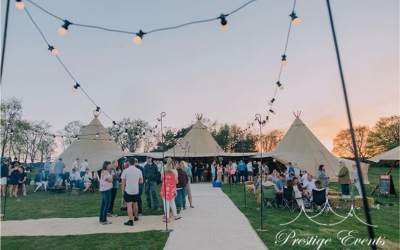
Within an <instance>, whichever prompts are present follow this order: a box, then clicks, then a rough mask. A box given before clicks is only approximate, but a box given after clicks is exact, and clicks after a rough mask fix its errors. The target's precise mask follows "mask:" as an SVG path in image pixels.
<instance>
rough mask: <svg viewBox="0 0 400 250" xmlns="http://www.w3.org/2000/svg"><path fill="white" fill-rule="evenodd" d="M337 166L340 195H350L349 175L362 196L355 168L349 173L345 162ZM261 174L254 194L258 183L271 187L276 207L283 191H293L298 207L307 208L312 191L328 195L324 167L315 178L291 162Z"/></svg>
mask: <svg viewBox="0 0 400 250" xmlns="http://www.w3.org/2000/svg"><path fill="white" fill-rule="evenodd" d="M339 165H340V171H339V172H338V173H337V174H336V176H337V177H338V181H339V184H340V185H341V193H342V195H350V188H349V186H350V185H351V179H350V174H351V175H352V178H353V181H354V184H355V186H356V188H357V190H358V194H359V195H360V196H362V192H361V187H360V179H359V175H358V172H357V168H356V166H355V165H353V169H352V171H351V172H350V171H349V169H348V168H347V166H346V163H345V161H343V160H340V161H339ZM261 173H262V174H261ZM261 173H258V174H257V176H256V178H255V179H254V192H256V190H257V188H258V187H259V186H260V183H262V185H263V186H264V187H273V189H274V193H275V199H276V202H277V205H278V206H281V205H282V204H283V203H282V196H283V193H284V189H290V190H293V196H294V198H295V200H296V202H297V205H298V207H302V206H303V205H305V206H306V207H307V206H309V205H310V204H311V202H312V201H313V193H314V192H313V190H315V191H322V190H323V191H325V194H326V197H327V195H328V193H329V183H330V178H329V176H328V174H327V173H326V171H325V166H324V165H320V166H319V168H318V172H317V175H316V176H313V175H312V174H310V173H307V171H301V170H300V169H299V168H298V166H297V164H296V163H294V164H293V165H292V163H291V162H289V163H288V164H287V165H286V167H285V168H284V169H283V170H280V169H274V170H273V171H272V172H271V173H270V172H269V170H268V169H263V170H262V172H261Z"/></svg>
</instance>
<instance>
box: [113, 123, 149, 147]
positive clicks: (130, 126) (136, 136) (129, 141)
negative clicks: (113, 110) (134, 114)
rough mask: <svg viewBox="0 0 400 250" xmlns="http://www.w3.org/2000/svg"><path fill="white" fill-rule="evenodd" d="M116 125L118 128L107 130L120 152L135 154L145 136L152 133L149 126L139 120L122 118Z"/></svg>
mask: <svg viewBox="0 0 400 250" xmlns="http://www.w3.org/2000/svg"><path fill="white" fill-rule="evenodd" d="M117 123H118V124H119V127H117V128H115V127H111V128H108V131H109V132H110V134H111V136H112V137H114V139H115V142H116V143H117V144H118V145H119V146H120V147H121V149H122V151H128V152H135V151H136V150H137V149H138V148H140V147H141V145H142V142H143V140H144V139H145V138H146V135H147V136H149V135H150V134H152V133H153V132H154V131H153V129H152V128H151V127H150V126H149V124H148V123H147V122H146V121H143V120H141V119H135V120H131V118H123V119H122V120H121V121H119V122H117Z"/></svg>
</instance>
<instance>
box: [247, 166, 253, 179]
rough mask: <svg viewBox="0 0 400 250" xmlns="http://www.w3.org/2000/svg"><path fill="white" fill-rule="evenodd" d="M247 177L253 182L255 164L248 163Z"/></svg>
mask: <svg viewBox="0 0 400 250" xmlns="http://www.w3.org/2000/svg"><path fill="white" fill-rule="evenodd" d="M247 176H248V179H247V180H249V181H251V180H252V178H253V163H252V162H251V161H249V162H248V163H247Z"/></svg>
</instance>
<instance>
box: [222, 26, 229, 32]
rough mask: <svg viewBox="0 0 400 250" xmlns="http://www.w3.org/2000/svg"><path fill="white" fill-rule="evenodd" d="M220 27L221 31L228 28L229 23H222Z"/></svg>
mask: <svg viewBox="0 0 400 250" xmlns="http://www.w3.org/2000/svg"><path fill="white" fill-rule="evenodd" d="M221 29H222V30H223V31H225V30H228V29H229V25H228V24H225V25H222V26H221Z"/></svg>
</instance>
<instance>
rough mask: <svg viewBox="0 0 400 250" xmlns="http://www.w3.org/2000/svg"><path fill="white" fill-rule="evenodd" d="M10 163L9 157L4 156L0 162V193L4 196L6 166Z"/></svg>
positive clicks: (6, 176)
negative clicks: (0, 162)
mask: <svg viewBox="0 0 400 250" xmlns="http://www.w3.org/2000/svg"><path fill="white" fill-rule="evenodd" d="M9 165H10V159H9V158H6V159H5V160H4V161H3V163H2V164H1V195H2V196H6V187H7V178H8V167H9Z"/></svg>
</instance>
